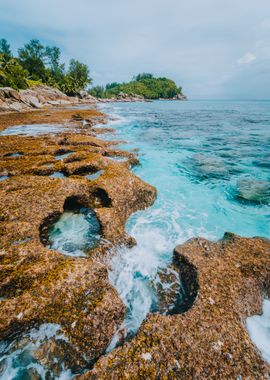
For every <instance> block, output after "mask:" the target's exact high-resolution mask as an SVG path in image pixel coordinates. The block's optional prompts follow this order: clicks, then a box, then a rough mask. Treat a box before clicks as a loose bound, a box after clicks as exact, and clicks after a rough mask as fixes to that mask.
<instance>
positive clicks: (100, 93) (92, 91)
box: [88, 86, 107, 98]
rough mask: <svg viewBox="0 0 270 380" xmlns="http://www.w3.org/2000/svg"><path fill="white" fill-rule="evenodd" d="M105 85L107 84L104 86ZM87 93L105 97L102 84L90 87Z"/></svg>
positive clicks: (96, 96)
mask: <svg viewBox="0 0 270 380" xmlns="http://www.w3.org/2000/svg"><path fill="white" fill-rule="evenodd" d="M106 87H107V86H106ZM88 93H89V94H90V95H92V96H94V97H95V98H104V97H105V89H104V87H102V86H95V87H92V88H91V89H90V90H89V91H88Z"/></svg>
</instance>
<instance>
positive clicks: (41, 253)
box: [0, 109, 156, 378]
mask: <svg viewBox="0 0 270 380" xmlns="http://www.w3.org/2000/svg"><path fill="white" fill-rule="evenodd" d="M102 121H103V122H104V115H102V114H100V113H99V112H97V111H96V110H84V111H77V110H76V111H74V110H63V109H61V110H57V109H52V110H50V111H49V112H48V111H40V110H37V111H35V112H23V113H9V114H7V113H5V114H2V115H0V125H1V128H2V129H5V128H7V127H9V126H10V125H13V126H14V125H15V126H16V125H29V124H32V123H37V122H38V123H40V124H41V125H43V124H44V123H46V125H48V128H49V125H50V123H52V122H53V123H56V122H58V123H59V124H60V125H62V126H63V132H62V133H61V132H60V133H58V134H57V135H50V134H47V135H44V136H35V137H33V136H19V135H12V136H10V135H6V136H1V137H0V173H1V175H3V176H6V177H5V178H6V179H5V180H3V181H1V182H0V197H1V204H0V266H1V271H0V299H1V300H0V308H1V313H0V339H1V340H6V341H8V342H10V341H13V340H14V339H15V338H16V341H17V344H16V345H15V344H14V341H13V345H14V346H15V348H16V347H18V346H19V347H24V346H25V344H28V343H27V342H28V341H29V339H28V337H27V333H28V332H29V331H31V329H33V328H35V329H37V330H38V329H40V328H41V327H42V326H44V324H54V325H55V324H56V325H57V326H59V334H61V335H63V336H64V338H61V339H56V338H53V337H52V338H51V339H49V340H47V341H46V342H44V344H42V345H37V346H35V347H34V350H31V355H32V356H34V357H35V360H37V363H39V364H41V365H43V366H44V367H45V369H46V371H48V373H47V375H46V376H47V378H55V377H57V376H59V370H60V369H59V363H60V362H61V363H62V364H63V366H64V369H73V370H74V371H75V372H79V371H81V370H83V369H85V368H90V367H91V365H92V364H93V363H94V362H95V361H96V360H97V359H98V358H99V357H100V355H102V354H104V352H105V349H106V347H107V346H108V344H109V342H110V340H111V339H112V337H113V335H114V333H115V332H116V331H117V329H118V328H119V326H120V325H121V323H122V321H123V319H124V315H125V306H124V305H123V303H122V301H121V299H120V297H119V296H118V294H117V292H116V291H115V289H114V288H113V287H112V286H111V285H110V283H109V280H108V273H107V266H106V262H107V258H108V255H111V248H112V247H113V246H114V244H126V245H132V244H134V240H133V239H132V238H130V237H129V236H128V235H127V234H126V232H125V223H126V220H127V218H128V217H129V216H130V214H131V213H133V212H134V211H136V210H139V209H142V208H145V207H147V206H149V205H151V204H152V203H153V201H154V199H155V196H156V191H155V189H154V188H153V187H151V186H150V185H147V184H146V183H144V182H143V181H142V180H140V179H139V178H138V177H136V176H135V175H134V174H132V172H131V171H130V170H129V168H130V166H131V165H133V164H134V163H135V162H136V160H137V159H136V157H135V156H134V155H133V154H131V153H128V152H122V151H119V150H115V147H114V145H115V144H116V143H115V142H114V143H110V142H106V141H103V140H101V139H99V138H97V137H96V136H95V132H94V128H93V125H94V124H95V123H97V122H98V123H100V122H102ZM65 127H67V128H68V131H67V129H64V128H65ZM37 128H38V125H37ZM65 153H70V155H68V156H67V157H63V158H61V155H63V154H65ZM59 155H60V158H59V157H58V156H59ZM119 155H120V156H122V157H124V158H125V161H123V162H120V161H119V162H118V161H113V160H112V159H111V158H112V157H114V156H117V157H119ZM98 171H102V174H101V175H100V176H99V177H98V178H96V179H93V180H89V179H87V177H86V175H87V174H93V173H96V172H98ZM54 172H61V173H64V174H65V178H52V177H50V175H51V174H53V173H54ZM67 204H68V205H69V206H71V207H72V205H73V204H76V205H79V206H80V207H82V208H90V209H91V210H93V212H94V213H95V215H96V216H97V218H98V220H99V223H100V227H101V237H102V239H101V241H100V243H99V245H98V246H95V247H93V248H91V249H90V248H89V249H88V250H86V251H85V256H84V257H71V256H67V255H65V254H63V253H61V252H58V251H56V250H53V249H50V247H49V246H48V244H49V242H48V230H49V229H50V227H51V226H52V224H53V223H54V222H55V220H56V219H58V218H59V216H60V215H62V213H63V212H64V211H65V208H66V205H67ZM32 335H33V334H32ZM32 335H31V334H30V337H31V336H32ZM15 348H14V349H15ZM68 353H69V354H68ZM63 358H64V359H63ZM58 360H60V362H59V361H58ZM57 363H58V364H57ZM4 369H5V364H4V362H3V363H2V364H1V368H0V377H1V371H3V370H4ZM32 370H33V369H31V371H32ZM25 371H26V372H27V370H25ZM30 375H31V374H30V370H29V373H28V372H27V373H26V374H25V376H26V377H27V378H28V377H29V376H30ZM50 376H51V377H50Z"/></svg>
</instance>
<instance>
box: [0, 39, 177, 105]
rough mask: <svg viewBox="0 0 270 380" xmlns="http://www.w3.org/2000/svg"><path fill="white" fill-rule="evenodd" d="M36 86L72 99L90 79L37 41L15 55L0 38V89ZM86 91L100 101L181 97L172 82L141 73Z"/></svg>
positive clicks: (82, 69) (81, 66) (73, 61)
mask: <svg viewBox="0 0 270 380" xmlns="http://www.w3.org/2000/svg"><path fill="white" fill-rule="evenodd" d="M36 84H46V85H48V86H51V87H54V88H57V89H59V90H61V91H62V92H64V93H65V94H67V95H70V96H72V95H76V94H77V93H78V92H79V91H81V90H86V89H87V88H88V86H89V85H91V84H92V79H91V77H90V71H89V68H88V66H87V65H86V64H84V63H81V62H79V61H78V60H76V59H71V60H70V62H69V64H68V65H67V66H66V65H65V63H63V62H62V61H61V51H60V49H59V48H58V47H56V46H45V45H43V44H42V43H41V42H40V41H39V40H37V39H32V40H31V41H30V42H29V43H26V44H25V45H24V46H23V47H22V48H19V49H18V51H17V54H16V55H14V54H13V53H12V50H11V46H10V44H9V43H8V41H7V40H6V39H4V38H2V39H0V87H12V88H14V89H15V90H19V89H27V88H29V87H32V86H33V85H36ZM88 92H89V94H90V95H92V96H94V97H96V98H100V99H104V98H115V97H117V96H119V94H127V95H129V96H133V95H136V96H140V97H142V98H145V99H160V98H163V99H172V98H175V97H177V96H179V95H180V96H181V95H182V88H181V87H178V86H177V85H176V84H175V82H174V81H173V80H171V79H168V78H165V77H155V76H154V75H153V74H150V73H142V74H138V75H136V76H134V77H133V79H132V80H131V81H130V82H127V83H125V82H124V83H117V82H113V83H109V84H107V85H106V86H105V87H103V86H94V87H92V88H90V89H89V90H88Z"/></svg>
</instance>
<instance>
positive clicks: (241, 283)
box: [78, 234, 270, 380]
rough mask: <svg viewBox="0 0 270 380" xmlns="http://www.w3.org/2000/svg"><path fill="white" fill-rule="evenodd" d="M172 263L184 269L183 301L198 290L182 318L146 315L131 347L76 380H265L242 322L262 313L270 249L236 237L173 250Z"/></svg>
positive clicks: (198, 241) (264, 371) (269, 281)
mask: <svg viewBox="0 0 270 380" xmlns="http://www.w3.org/2000/svg"><path fill="white" fill-rule="evenodd" d="M174 263H178V265H177V267H178V268H179V269H180V268H181V266H182V267H183V266H184V268H186V270H184V271H182V272H180V278H181V280H183V279H184V282H185V286H184V288H186V289H188V293H189V294H191V295H192V294H193V291H194V289H196V287H198V289H197V296H196V298H195V300H194V297H193V304H192V305H191V307H189V308H188V310H187V312H186V313H182V314H176V315H172V316H168V315H160V314H157V313H155V314H152V315H149V316H148V317H147V319H146V320H145V321H144V323H143V325H142V326H141V328H140V330H139V332H138V333H137V335H136V336H135V337H134V338H133V340H131V341H130V342H127V343H125V345H124V346H122V347H118V348H117V349H115V350H113V351H112V352H111V353H110V354H108V355H107V356H104V357H102V358H100V360H99V361H98V362H97V363H96V364H95V366H94V368H93V370H92V371H89V372H88V373H85V374H84V375H82V376H80V377H78V378H79V379H84V380H85V379H99V380H102V379H107V378H110V379H121V378H128V377H130V378H134V379H137V378H138V379H139V378H149V379H157V378H164V379H205V380H206V379H207V380H208V379H236V378H240V377H241V378H243V379H257V380H261V379H267V378H268V376H269V373H270V366H269V365H268V364H267V363H266V362H265V361H264V360H263V358H262V357H261V355H260V353H259V351H258V350H257V349H256V348H255V346H254V345H253V343H252V341H251V339H250V338H249V336H248V332H247V329H246V325H245V321H246V318H247V317H248V316H251V315H254V314H260V313H261V311H262V299H263V296H264V294H265V292H266V293H267V292H268V293H269V288H270V241H269V240H267V239H260V238H253V239H248V238H240V237H238V236H235V235H233V234H225V236H224V238H223V239H222V240H220V241H218V242H216V243H213V242H210V241H208V240H206V239H200V238H196V239H192V240H190V241H188V242H187V243H185V244H183V245H181V246H178V247H177V248H176V249H175V253H174ZM189 265H191V266H192V268H193V269H192V271H191V273H192V272H193V274H191V275H190V270H188V268H189ZM196 276H197V282H196V281H195V279H196ZM196 283H197V285H196Z"/></svg>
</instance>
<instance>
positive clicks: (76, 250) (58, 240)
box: [49, 210, 100, 256]
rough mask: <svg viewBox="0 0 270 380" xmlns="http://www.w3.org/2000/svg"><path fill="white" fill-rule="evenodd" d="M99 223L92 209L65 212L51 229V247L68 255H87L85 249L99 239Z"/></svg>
mask: <svg viewBox="0 0 270 380" xmlns="http://www.w3.org/2000/svg"><path fill="white" fill-rule="evenodd" d="M99 228H100V227H99V223H98V221H97V218H96V216H95V214H94V213H93V212H92V211H91V210H88V211H85V212H82V213H81V212H80V213H74V212H72V211H66V212H64V213H63V214H62V215H61V217H60V218H59V220H58V221H57V222H56V223H55V224H54V226H53V228H52V229H51V231H50V234H49V239H50V242H51V246H50V248H51V249H55V250H58V251H59V252H61V253H63V254H65V255H68V256H85V253H84V250H85V249H86V248H90V247H91V246H92V245H95V244H96V242H97V241H98V240H99V238H100V236H99Z"/></svg>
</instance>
